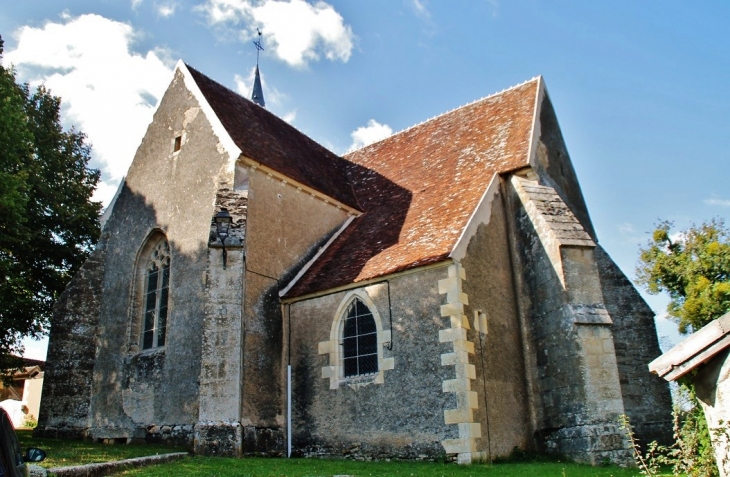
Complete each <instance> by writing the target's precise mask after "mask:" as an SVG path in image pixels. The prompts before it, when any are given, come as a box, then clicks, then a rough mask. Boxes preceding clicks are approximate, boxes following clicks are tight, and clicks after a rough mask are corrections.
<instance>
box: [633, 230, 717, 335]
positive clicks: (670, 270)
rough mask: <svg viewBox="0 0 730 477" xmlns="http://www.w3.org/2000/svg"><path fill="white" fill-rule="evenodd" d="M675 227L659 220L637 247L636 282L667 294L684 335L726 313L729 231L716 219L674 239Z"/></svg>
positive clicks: (653, 291)
mask: <svg viewBox="0 0 730 477" xmlns="http://www.w3.org/2000/svg"><path fill="white" fill-rule="evenodd" d="M673 225H674V224H673V223H672V222H660V223H659V224H658V225H657V228H656V230H654V233H653V234H652V238H651V240H649V242H648V243H647V245H646V247H645V248H642V249H641V251H640V261H639V265H638V267H637V269H636V271H637V283H638V284H640V285H644V286H645V287H646V288H647V290H648V291H649V293H652V294H657V293H660V292H666V293H668V294H669V296H670V298H671V301H670V303H669V306H668V307H667V311H668V312H669V316H671V317H673V318H675V319H676V320H677V321H678V323H679V331H680V332H682V333H686V332H687V331H694V330H698V329H700V328H702V327H703V326H705V325H706V324H708V323H710V322H711V321H712V320H714V319H716V318H719V317H720V316H722V315H723V314H724V313H726V312H728V311H730V230H729V229H728V228H727V227H726V226H725V222H724V221H723V220H722V219H720V218H716V219H712V220H710V221H709V222H705V223H703V224H702V225H700V226H695V225H692V226H691V227H689V228H688V229H687V230H683V231H681V232H680V233H679V234H678V235H676V237H677V238H674V239H672V234H671V233H670V232H671V228H672V226H673Z"/></svg>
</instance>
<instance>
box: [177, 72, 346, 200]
mask: <svg viewBox="0 0 730 477" xmlns="http://www.w3.org/2000/svg"><path fill="white" fill-rule="evenodd" d="M185 66H186V67H187V69H188V70H189V71H190V74H191V76H192V77H193V79H194V80H195V83H196V84H197V85H198V87H199V88H200V91H201V93H203V96H205V99H206V100H207V101H208V104H209V105H210V107H211V108H212V109H213V112H214V113H215V115H216V116H217V117H218V119H219V120H220V122H221V124H222V125H223V127H224V128H225V129H226V131H227V132H228V134H229V135H230V137H231V139H232V140H233V142H234V143H235V144H236V146H238V148H239V149H240V150H241V153H242V154H243V155H244V156H246V157H248V158H250V159H253V160H255V161H257V162H259V163H261V164H263V165H265V166H267V167H270V168H271V169H274V170H276V171H278V172H280V173H282V174H284V175H285V176H287V177H290V178H292V179H294V180H295V181H297V182H300V183H302V184H304V185H306V186H308V187H311V188H313V189H315V190H317V191H319V192H321V193H323V194H325V195H327V196H329V197H332V198H333V199H335V200H337V201H339V202H342V203H343V204H345V205H348V206H350V207H353V208H355V209H360V207H358V204H357V201H356V199H355V196H354V194H353V192H352V188H351V187H350V183H349V181H348V180H347V177H346V172H345V166H346V164H347V162H346V161H345V160H343V159H342V158H341V157H339V156H338V155H336V154H334V153H332V152H330V151H329V150H327V149H326V148H324V147H322V146H320V145H319V144H317V143H316V142H315V141H313V140H312V139H310V138H309V137H307V136H306V135H304V134H303V133H301V132H300V131H298V130H297V129H296V128H294V127H292V126H291V125H290V124H288V123H287V122H286V121H283V120H282V119H280V118H278V117H277V116H275V115H274V114H271V113H270V112H269V111H267V110H266V109H264V108H262V107H260V106H259V105H257V104H254V103H253V102H252V101H249V100H247V99H245V98H244V97H242V96H241V95H239V94H237V93H235V92H233V91H231V90H230V89H228V88H226V87H225V86H222V85H220V84H218V83H217V82H215V81H213V80H212V79H210V78H208V77H207V76H205V75H204V74H203V73H201V72H199V71H197V70H196V69H194V68H192V67H190V66H189V65H185Z"/></svg>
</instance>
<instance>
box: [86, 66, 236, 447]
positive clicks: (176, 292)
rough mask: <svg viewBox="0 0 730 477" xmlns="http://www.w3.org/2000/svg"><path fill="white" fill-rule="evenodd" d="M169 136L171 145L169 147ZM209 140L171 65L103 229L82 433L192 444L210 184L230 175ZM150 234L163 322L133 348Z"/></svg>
mask: <svg viewBox="0 0 730 477" xmlns="http://www.w3.org/2000/svg"><path fill="white" fill-rule="evenodd" d="M178 137H179V138H180V146H181V147H180V149H179V150H178V151H175V150H174V149H175V143H176V138H178ZM217 144H218V139H217V138H216V136H215V135H214V133H213V130H212V127H211V125H210V123H209V122H208V120H207V119H206V117H205V114H203V112H202V110H201V108H200V105H199V104H198V103H197V102H196V101H195V99H194V98H193V96H192V95H191V94H190V93H189V92H188V91H187V89H186V88H185V86H184V82H183V80H182V76H181V74H180V73H179V72H178V73H177V74H176V76H175V78H174V79H173V83H172V84H171V86H170V89H168V91H167V92H166V94H165V96H164V97H163V99H162V101H161V103H160V106H159V108H158V110H157V112H156V113H155V117H154V120H153V122H152V123H151V125H150V126H149V129H148V131H147V133H146V135H145V137H144V139H143V141H142V144H141V145H140V147H139V149H138V151H137V154H136V156H135V160H134V163H133V164H132V166H131V168H130V170H129V173H128V175H127V178H126V181H125V186H124V188H123V190H122V191H121V193H120V194H119V196H118V198H117V200H116V203H115V205H114V209H113V211H112V213H111V216H110V218H109V220H108V222H107V224H106V226H105V229H104V233H105V234H107V235H108V241H107V249H108V250H109V253H108V254H107V262H106V267H105V273H104V277H103V279H102V282H101V285H102V288H103V290H104V295H103V297H102V301H101V306H100V320H99V330H98V331H99V342H98V343H99V346H98V351H97V354H96V361H95V366H94V380H93V398H92V400H91V406H90V412H91V415H90V416H89V417H90V426H91V427H90V432H89V434H90V436H91V437H92V438H95V439H104V440H106V439H116V440H122V439H128V440H136V439H147V440H172V441H176V442H178V443H185V444H188V445H190V444H192V438H193V426H194V424H195V423H196V422H197V420H198V376H199V374H200V359H201V358H200V353H201V340H200V335H201V330H202V320H203V316H204V310H203V305H204V282H205V274H206V269H207V252H208V247H207V245H208V235H209V231H210V222H211V217H212V216H213V214H214V202H215V197H216V191H217V190H218V188H219V187H221V186H225V185H231V184H232V180H233V177H232V172H230V170H231V169H232V168H231V167H229V165H228V158H227V156H226V155H225V154H224V153H223V151H222V149H219V148H218V147H217ZM181 198H183V200H181ZM154 231H158V232H157V233H163V234H164V236H165V237H166V239H167V240H168V242H169V245H170V254H171V271H170V295H169V314H168V327H167V333H166V344H165V346H164V347H161V348H151V349H146V350H142V349H141V348H142V347H141V346H140V333H139V331H138V330H139V328H140V322H141V313H139V312H137V313H134V312H132V313H130V310H135V309H137V310H139V309H140V306H139V303H138V302H139V300H141V296H140V293H141V290H140V289H139V287H140V284H139V283H135V279H134V277H135V273H136V267H137V266H138V264H137V261H138V254H139V253H140V250H141V248H142V247H143V245H144V244H145V241H146V239H147V237H149V236H150V234H151V233H153V232H154ZM143 258H144V257H140V260H142V259H143ZM142 266H144V265H142Z"/></svg>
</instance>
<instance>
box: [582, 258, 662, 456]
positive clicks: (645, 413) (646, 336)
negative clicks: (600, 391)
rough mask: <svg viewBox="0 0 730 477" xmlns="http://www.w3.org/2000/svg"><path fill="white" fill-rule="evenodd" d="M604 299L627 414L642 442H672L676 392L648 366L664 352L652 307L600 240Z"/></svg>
mask: <svg viewBox="0 0 730 477" xmlns="http://www.w3.org/2000/svg"><path fill="white" fill-rule="evenodd" d="M595 256H596V261H597V264H598V272H599V274H600V279H601V289H602V290H603V297H604V303H605V305H606V309H607V310H608V313H609V314H610V315H611V319H612V320H613V327H612V331H613V339H614V346H615V348H616V361H617V363H618V371H619V378H620V380H621V395H622V396H623V401H624V409H625V411H626V415H628V416H629V418H630V419H631V425H632V427H633V429H634V432H635V433H636V436H637V438H638V439H639V441H640V442H641V443H642V444H646V443H649V442H652V441H657V442H659V443H662V444H665V445H668V444H670V443H671V442H672V416H671V413H672V398H671V394H670V392H669V385H668V384H667V382H666V381H665V380H664V379H662V378H660V377H659V376H656V375H655V374H652V373H650V372H649V369H648V363H650V362H652V361H653V360H654V359H655V358H657V357H658V356H659V355H661V350H660V348H659V339H658V337H657V332H656V325H655V324H654V312H653V311H652V310H651V309H650V308H649V306H648V305H647V304H646V302H645V301H644V299H643V298H641V295H639V293H638V292H637V291H636V289H635V288H634V286H633V285H632V284H631V282H630V281H629V279H628V278H626V276H625V275H624V274H623V272H622V271H621V270H620V269H619V268H618V266H617V265H616V264H615V263H614V262H613V260H611V257H609V256H608V254H607V253H606V252H605V251H604V250H603V248H601V247H600V246H597V247H596V249H595Z"/></svg>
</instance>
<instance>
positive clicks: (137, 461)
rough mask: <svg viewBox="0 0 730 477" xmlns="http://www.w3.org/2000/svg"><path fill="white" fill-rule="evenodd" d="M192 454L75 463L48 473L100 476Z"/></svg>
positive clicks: (69, 476)
mask: <svg viewBox="0 0 730 477" xmlns="http://www.w3.org/2000/svg"><path fill="white" fill-rule="evenodd" d="M188 455H190V454H188V453H187V452H173V453H171V454H157V455H150V456H146V457H135V458H134V459H124V460H115V461H113V462H99V463H97V464H86V465H74V466H71V467H54V468H52V469H48V473H50V474H54V475H56V476H57V477H99V476H102V475H109V474H112V473H114V472H118V471H120V470H122V469H125V468H130V467H144V466H146V465H152V464H161V463H163V462H170V461H172V460H177V459H182V458H183V457H186V456H188Z"/></svg>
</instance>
